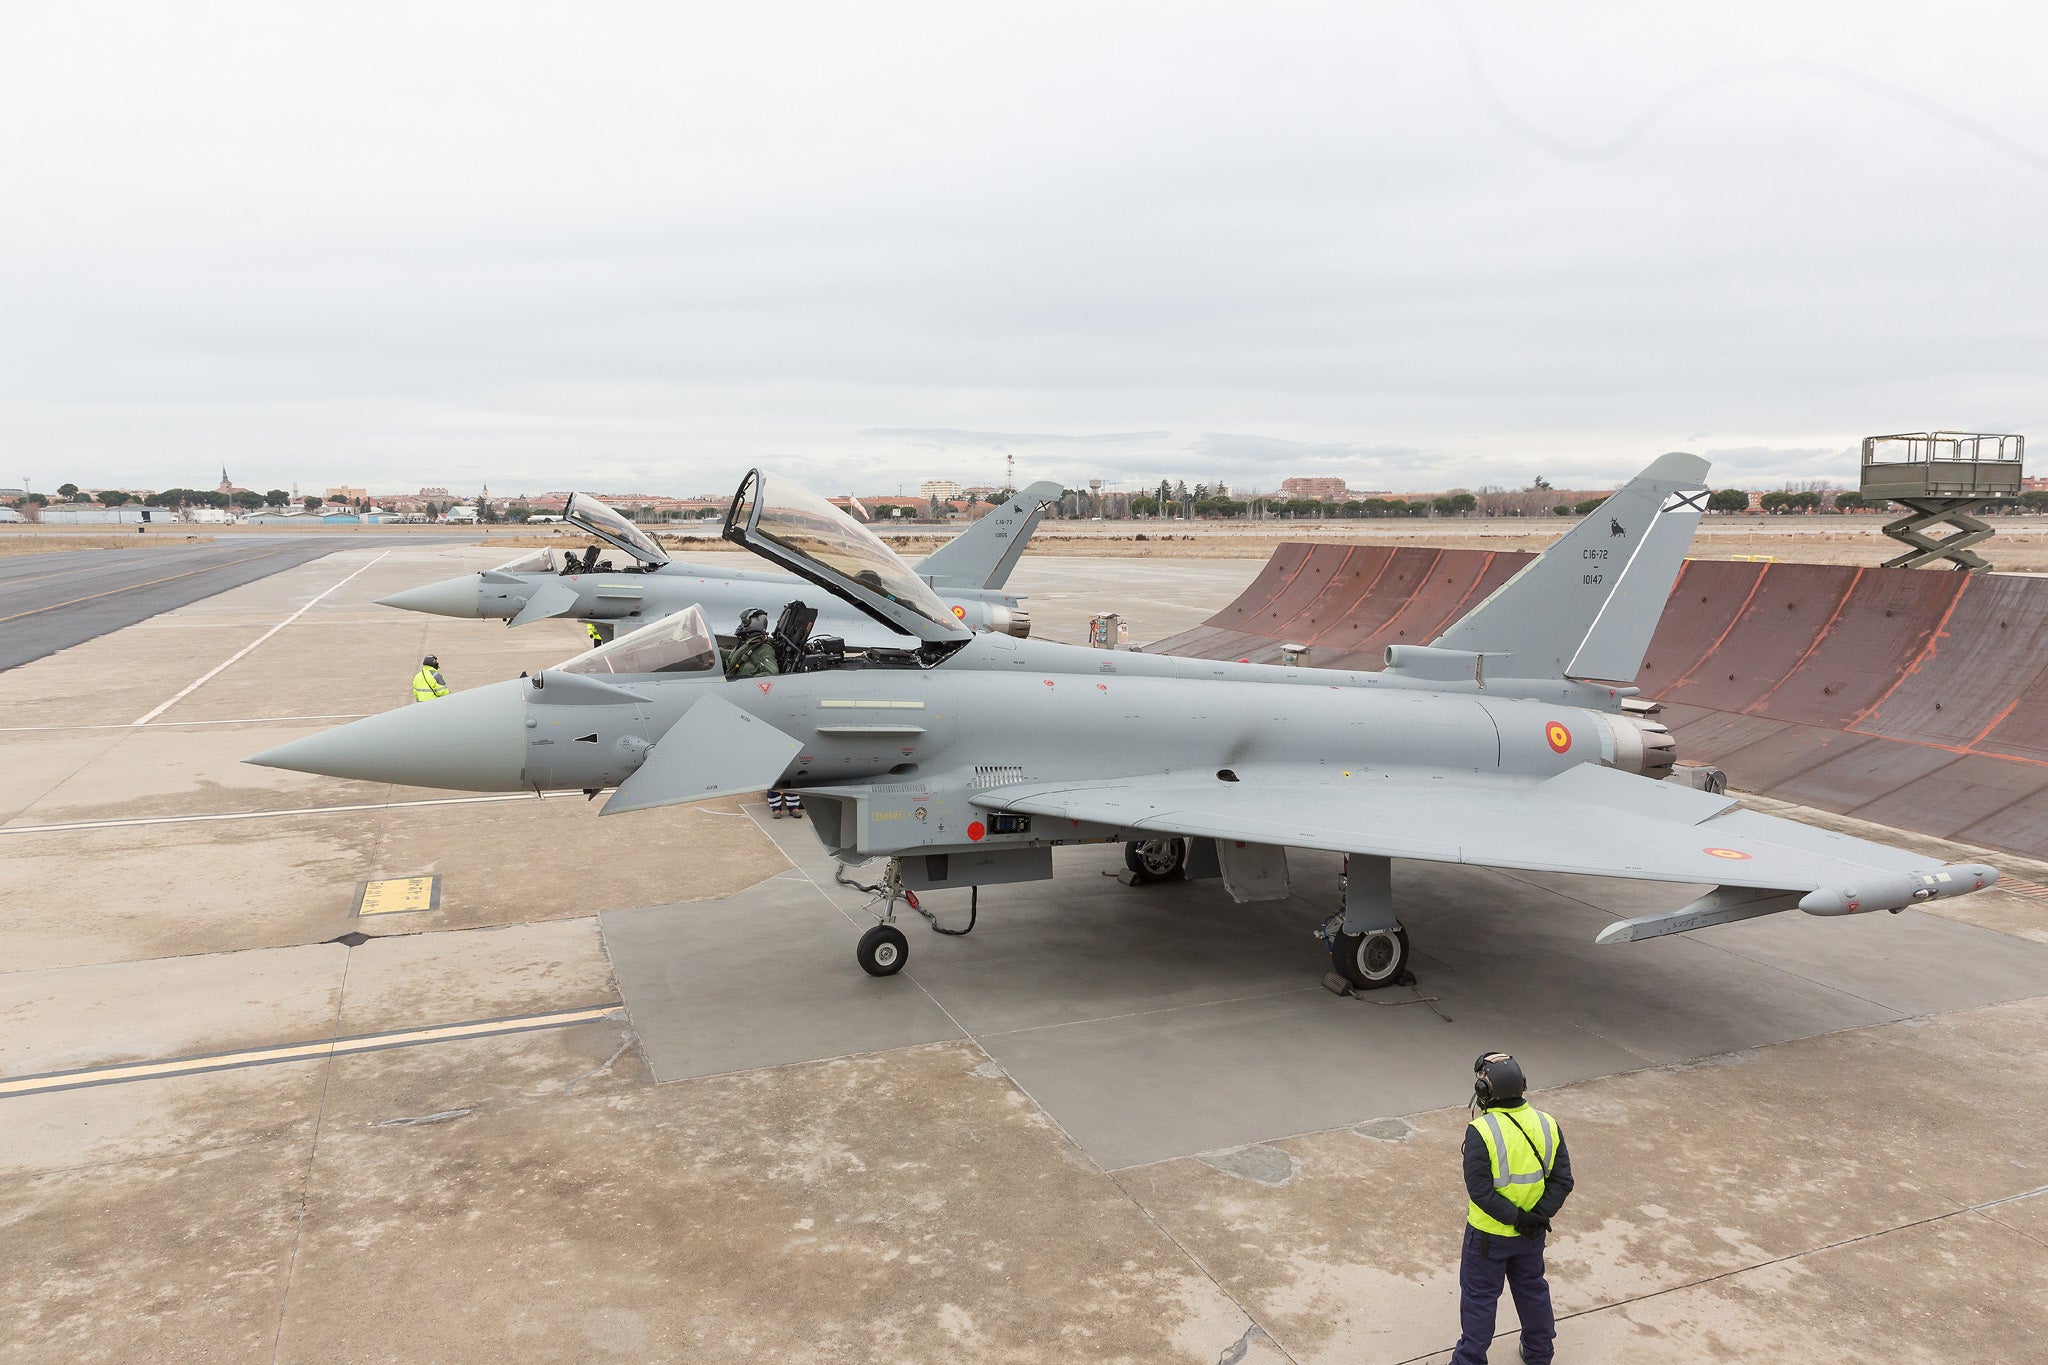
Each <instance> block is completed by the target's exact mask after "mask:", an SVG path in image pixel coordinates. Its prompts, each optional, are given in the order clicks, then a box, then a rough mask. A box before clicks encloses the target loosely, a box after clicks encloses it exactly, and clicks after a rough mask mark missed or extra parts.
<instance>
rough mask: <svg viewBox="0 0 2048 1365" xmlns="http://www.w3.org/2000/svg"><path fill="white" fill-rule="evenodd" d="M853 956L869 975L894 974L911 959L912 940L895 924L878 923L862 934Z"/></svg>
mask: <svg viewBox="0 0 2048 1365" xmlns="http://www.w3.org/2000/svg"><path fill="white" fill-rule="evenodd" d="M853 956H854V960H855V961H857V962H859V963H860V969H861V970H862V971H864V972H866V973H867V974H868V975H869V976H894V975H896V973H898V972H900V971H902V970H903V964H904V963H905V962H908V961H909V960H910V940H909V939H907V938H905V937H903V931H902V930H901V929H898V928H897V927H896V926H895V925H893V924H877V925H876V926H875V927H874V928H872V929H870V930H868V931H867V932H866V933H865V934H862V935H861V936H860V944H859V946H858V947H856V948H855V949H854V950H853Z"/></svg>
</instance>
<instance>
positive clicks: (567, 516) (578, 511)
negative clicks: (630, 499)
mask: <svg viewBox="0 0 2048 1365" xmlns="http://www.w3.org/2000/svg"><path fill="white" fill-rule="evenodd" d="M562 520H563V521H566V522H568V523H569V524H570V525H572V526H575V527H578V528H580V529H582V530H585V531H588V532H589V533H590V534H591V535H594V536H596V537H597V538H598V539H599V540H602V541H604V542H605V543H606V544H608V545H610V546H611V547H612V548H614V549H616V550H620V551H622V552H623V553H624V554H625V555H627V556H628V559H629V561H630V562H628V563H626V564H624V565H623V566H621V567H619V568H618V569H617V572H619V573H652V572H653V571H654V570H656V569H659V568H660V567H662V566H663V565H664V564H667V563H668V562H669V559H668V553H667V552H666V551H664V550H663V549H662V548H661V546H660V545H658V544H656V543H655V541H654V538H653V537H652V536H650V535H648V534H647V533H646V532H645V531H643V530H641V529H640V528H639V527H637V526H635V525H634V524H633V523H632V522H630V521H628V520H626V518H625V517H623V516H621V515H619V513H618V512H617V511H616V510H615V509H613V508H611V507H608V506H606V505H605V504H604V503H602V502H599V501H598V500H597V499H596V498H593V497H592V496H590V494H588V493H571V494H570V495H569V501H568V503H567V505H565V506H564V507H563V508H562ZM569 558H570V560H571V561H572V565H571V567H569V568H567V569H565V570H564V572H567V573H590V572H592V571H594V570H598V569H611V568H613V565H612V564H611V563H610V562H609V561H607V562H603V563H600V562H599V560H598V548H597V547H596V546H595V545H593V546H591V547H590V548H589V550H588V551H587V552H586V553H585V554H583V555H582V556H581V557H580V560H579V557H578V556H577V555H576V554H575V552H574V551H571V552H570V555H569Z"/></svg>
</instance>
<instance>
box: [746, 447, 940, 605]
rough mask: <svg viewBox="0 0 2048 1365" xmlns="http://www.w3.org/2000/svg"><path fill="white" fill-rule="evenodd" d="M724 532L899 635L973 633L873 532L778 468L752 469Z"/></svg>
mask: <svg viewBox="0 0 2048 1365" xmlns="http://www.w3.org/2000/svg"><path fill="white" fill-rule="evenodd" d="M725 538H726V539H727V540H731V541H734V542H736V543H738V544H740V545H744V546H746V547H747V548H748V549H750V550H752V551H753V552H754V553H755V554H758V555H760V556H761V557H762V558H764V559H768V560H772V561H774V562H775V563H777V564H780V565H782V566H783V567H784V568H786V569H788V570H789V571H790V572H791V573H793V574H796V575H797V576H798V577H801V578H805V579H808V580H810V581H811V582H813V583H816V584H817V585H818V586H819V587H821V588H823V589H825V590H826V591H827V592H829V593H831V594H833V595H834V596H835V597H838V598H839V599H840V600H841V601H843V602H845V603H847V604H848V605H850V606H853V607H857V608H859V609H860V610H861V611H863V612H865V613H866V614H867V615H869V616H872V617H873V618H874V619H875V620H877V621H880V622H881V623H882V624H883V625H885V626H888V627H890V628H891V629H893V630H896V631H898V632H900V633H901V634H904V635H909V636H914V637H916V638H917V639H919V640H922V641H924V642H926V643H927V644H939V643H947V642H958V641H961V640H965V639H967V638H968V635H969V633H970V632H969V631H968V629H967V627H966V626H964V625H962V624H961V623H960V621H959V619H958V618H957V617H956V616H955V615H954V614H953V611H952V609H951V608H949V607H947V606H946V604H945V603H944V602H941V601H940V600H939V598H938V595H937V594H936V593H934V592H933V591H932V590H931V588H930V586H929V585H928V584H926V583H925V581H924V580H923V579H922V578H919V577H918V576H917V574H916V572H915V571H914V570H912V569H911V567H910V566H909V565H908V564H905V563H904V562H903V561H902V560H901V559H898V558H897V557H896V552H895V551H893V550H891V549H890V548H889V547H888V546H886V545H884V544H883V543H882V542H881V539H880V538H879V537H877V536H876V535H875V533H874V532H872V531H870V530H868V529H867V528H866V527H864V526H862V525H861V524H860V523H858V522H856V521H855V520H854V519H853V518H852V517H850V516H848V515H847V514H846V513H844V512H842V511H840V510H839V509H838V508H837V507H834V506H833V505H832V504H831V503H829V502H827V501H825V499H823V498H821V497H819V496H818V495H817V494H815V493H813V492H811V491H810V490H809V489H807V488H803V487H800V486H799V485H797V484H794V483H791V482H790V481H789V480H787V479H785V478H782V477H780V476H779V475H774V474H766V473H763V472H762V471H761V470H759V469H755V470H750V471H748V474H747V477H746V480H745V481H744V482H743V483H741V484H740V490H739V492H738V493H737V494H735V495H734V497H733V500H732V510H731V511H730V512H728V513H727V514H726V519H725Z"/></svg>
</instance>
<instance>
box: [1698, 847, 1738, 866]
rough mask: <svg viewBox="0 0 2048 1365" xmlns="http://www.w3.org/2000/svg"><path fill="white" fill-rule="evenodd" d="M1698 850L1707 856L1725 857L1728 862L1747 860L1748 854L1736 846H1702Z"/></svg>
mask: <svg viewBox="0 0 2048 1365" xmlns="http://www.w3.org/2000/svg"><path fill="white" fill-rule="evenodd" d="M1700 852H1702V853H1704V854H1706V855H1707V856H1708V857H1709V858H1726V859H1728V860H1729V861H1730V862H1745V863H1746V862H1748V861H1749V855H1748V854H1747V853H1744V852H1743V851H1742V850H1741V849H1736V848H1703V849H1701V850H1700Z"/></svg>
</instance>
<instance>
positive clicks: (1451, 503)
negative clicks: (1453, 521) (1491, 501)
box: [1429, 493, 1479, 517]
mask: <svg viewBox="0 0 2048 1365" xmlns="http://www.w3.org/2000/svg"><path fill="white" fill-rule="evenodd" d="M1429 505H1430V506H1431V507H1432V508H1434V509H1435V510H1436V512H1437V514H1438V515H1439V516H1447V517H1449V516H1458V515H1461V514H1463V513H1466V512H1471V511H1474V510H1476V509H1477V508H1478V506H1479V499H1477V498H1475V497H1473V496H1472V495H1471V494H1470V493H1446V494H1444V495H1443V496H1442V497H1440V498H1437V499H1435V500H1433V501H1432V502H1431V503H1430V504H1429Z"/></svg>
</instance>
